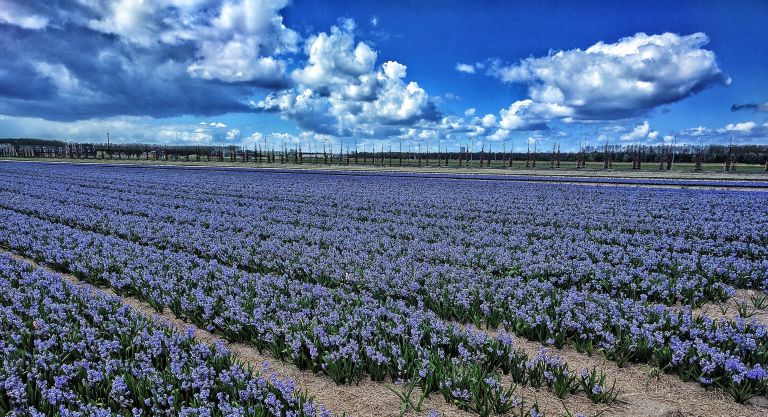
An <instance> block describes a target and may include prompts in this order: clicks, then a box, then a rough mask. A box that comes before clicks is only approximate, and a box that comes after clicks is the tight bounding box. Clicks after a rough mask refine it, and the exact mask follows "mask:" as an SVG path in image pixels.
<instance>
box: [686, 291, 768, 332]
mask: <svg viewBox="0 0 768 417" xmlns="http://www.w3.org/2000/svg"><path fill="white" fill-rule="evenodd" d="M767 295H768V294H766V293H765V292H764V291H757V290H745V289H740V290H736V294H735V295H734V296H733V297H731V298H729V299H728V300H726V301H725V302H722V303H706V304H704V305H703V306H702V307H701V308H698V309H696V310H694V313H696V314H701V315H706V316H709V317H711V318H713V319H717V318H720V317H724V318H727V319H731V320H733V319H735V318H740V317H741V315H740V314H739V307H740V306H744V307H746V310H747V316H748V317H747V316H745V317H741V318H744V319H746V320H755V321H756V322H758V323H760V324H764V325H766V326H768V300H766V301H767V302H766V304H767V305H766V306H763V308H756V307H755V306H754V304H753V302H752V297H755V296H767Z"/></svg>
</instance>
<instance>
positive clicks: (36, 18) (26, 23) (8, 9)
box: [0, 0, 48, 30]
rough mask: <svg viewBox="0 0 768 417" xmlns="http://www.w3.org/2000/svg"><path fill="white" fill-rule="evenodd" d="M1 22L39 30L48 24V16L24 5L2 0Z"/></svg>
mask: <svg viewBox="0 0 768 417" xmlns="http://www.w3.org/2000/svg"><path fill="white" fill-rule="evenodd" d="M0 23H6V24H9V25H14V26H18V27H20V28H23V29H29V30H39V29H43V28H45V27H46V26H48V18H47V17H45V16H43V15H39V14H36V13H35V12H34V11H32V10H29V9H27V8H26V7H24V6H23V5H19V4H17V3H14V2H11V1H8V0H0Z"/></svg>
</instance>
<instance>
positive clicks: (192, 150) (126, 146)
mask: <svg viewBox="0 0 768 417" xmlns="http://www.w3.org/2000/svg"><path fill="white" fill-rule="evenodd" d="M0 156H4V157H26V158H65V159H105V160H108V159H127V160H141V159H143V160H158V161H220V162H222V161H228V162H253V163H280V164H290V163H293V164H302V163H313V164H328V165H330V164H338V165H382V166H397V165H411V166H413V165H416V166H476V167H477V166H480V167H491V166H493V167H500V166H501V167H509V166H517V167H522V166H525V167H531V168H535V167H536V164H537V162H538V163H539V166H540V167H541V166H542V164H543V166H544V167H551V168H560V166H561V165H560V164H561V163H563V162H569V163H574V162H575V163H576V167H577V168H583V167H586V166H587V163H593V165H592V167H594V163H597V164H598V167H600V166H602V168H604V169H612V168H613V164H614V163H632V168H633V169H649V165H650V166H651V167H650V168H651V169H656V168H658V169H659V170H667V169H671V168H672V167H673V165H674V164H675V163H686V164H694V165H695V169H699V170H700V169H702V168H703V167H704V166H705V165H706V164H721V165H723V166H724V167H725V169H726V170H728V171H731V170H735V169H736V166H737V164H750V165H754V164H759V165H763V164H764V165H765V169H766V170H767V171H768V145H707V146H695V145H675V146H672V145H603V146H602V147H598V146H583V147H581V148H580V149H579V150H578V151H570V152H561V151H560V146H559V145H555V146H552V148H551V149H548V150H546V151H544V152H542V151H540V150H538V149H537V148H536V147H534V150H533V152H532V151H531V149H527V150H526V151H525V152H507V151H506V150H505V149H504V150H503V151H502V152H499V151H498V149H497V150H495V151H494V150H492V149H488V150H486V149H485V146H483V147H482V148H481V149H480V150H479V151H478V150H474V151H473V150H472V149H471V148H465V147H462V148H461V149H460V150H448V149H441V148H440V147H427V146H424V147H423V148H422V147H421V146H419V147H417V148H415V149H413V148H408V149H407V150H403V149H401V148H398V149H396V150H394V151H393V149H392V148H391V147H389V148H387V149H385V148H384V147H383V146H381V147H379V149H376V147H375V146H372V147H371V148H369V149H365V150H360V149H354V148H351V147H347V148H345V147H344V146H343V145H340V146H338V147H333V148H332V147H331V146H330V144H328V146H325V145H323V147H322V151H320V150H319V149H311V150H309V151H307V150H306V149H302V148H301V147H298V148H289V147H288V145H287V144H285V143H283V144H282V146H279V147H278V148H275V146H271V147H269V148H267V144H264V143H256V144H254V145H253V146H252V147H251V148H246V147H244V146H236V145H218V146H214V145H157V144H142V143H118V144H114V143H109V142H108V143H81V142H65V141H61V140H47V139H34V138H6V139H0ZM643 167H645V168H643Z"/></svg>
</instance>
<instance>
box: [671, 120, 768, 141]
mask: <svg viewBox="0 0 768 417" xmlns="http://www.w3.org/2000/svg"><path fill="white" fill-rule="evenodd" d="M677 139H678V140H677V141H678V143H691V144H698V143H699V142H702V143H704V144H724V143H728V142H729V141H731V140H735V141H738V142H739V143H766V141H768V122H764V123H762V124H759V123H755V122H753V121H746V122H741V123H729V124H727V125H725V126H723V127H720V128H708V127H703V126H699V127H694V128H690V129H685V130H683V131H681V132H679V133H678V134H677Z"/></svg>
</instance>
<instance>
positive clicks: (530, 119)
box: [499, 99, 547, 130]
mask: <svg viewBox="0 0 768 417" xmlns="http://www.w3.org/2000/svg"><path fill="white" fill-rule="evenodd" d="M538 106H539V105H538V104H537V103H534V102H533V100H531V99H527V100H518V101H516V102H514V103H512V105H511V106H509V108H507V109H501V111H500V112H499V114H500V115H501V120H500V121H499V126H501V128H503V129H507V130H542V129H546V128H547V124H546V119H545V118H542V117H541V114H540V113H541V112H543V111H544V110H545V109H540V108H539V107H538Z"/></svg>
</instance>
